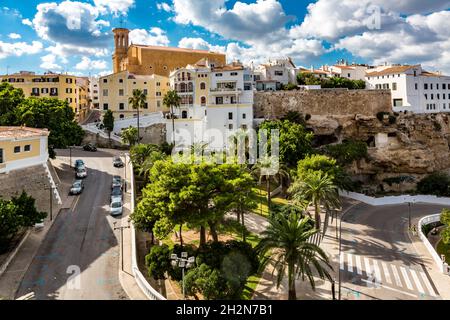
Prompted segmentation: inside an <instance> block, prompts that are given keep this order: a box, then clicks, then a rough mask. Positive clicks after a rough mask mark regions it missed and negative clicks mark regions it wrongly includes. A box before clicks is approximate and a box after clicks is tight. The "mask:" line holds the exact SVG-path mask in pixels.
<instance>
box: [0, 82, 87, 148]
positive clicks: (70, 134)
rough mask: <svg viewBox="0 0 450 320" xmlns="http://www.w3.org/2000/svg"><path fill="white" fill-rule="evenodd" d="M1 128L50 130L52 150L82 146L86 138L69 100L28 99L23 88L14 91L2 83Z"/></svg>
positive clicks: (11, 87) (0, 98)
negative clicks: (17, 127)
mask: <svg viewBox="0 0 450 320" xmlns="http://www.w3.org/2000/svg"><path fill="white" fill-rule="evenodd" d="M0 125H1V126H21V125H25V126H28V127H32V128H47V129H48V130H49V131H50V135H49V138H48V144H49V147H50V148H51V147H52V146H53V147H54V148H66V147H67V146H70V145H80V144H81V141H82V139H83V136H84V132H83V129H81V127H80V126H79V125H78V124H77V123H76V122H75V113H74V112H73V110H72V108H71V107H70V106H69V104H68V103H67V101H63V100H58V99H54V98H36V97H30V98H25V97H24V95H23V91H22V90H21V89H15V88H14V87H13V86H11V85H10V84H8V83H1V84H0Z"/></svg>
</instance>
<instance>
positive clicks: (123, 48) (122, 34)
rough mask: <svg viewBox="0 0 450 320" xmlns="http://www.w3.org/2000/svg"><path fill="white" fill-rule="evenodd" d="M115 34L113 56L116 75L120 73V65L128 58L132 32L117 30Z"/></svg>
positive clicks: (114, 31) (123, 29)
mask: <svg viewBox="0 0 450 320" xmlns="http://www.w3.org/2000/svg"><path fill="white" fill-rule="evenodd" d="M113 33H114V54H113V68H114V73H117V72H120V71H121V70H120V63H121V61H122V59H124V58H126V57H127V54H128V44H129V39H128V35H129V33H130V30H128V29H125V28H116V29H114V30H113Z"/></svg>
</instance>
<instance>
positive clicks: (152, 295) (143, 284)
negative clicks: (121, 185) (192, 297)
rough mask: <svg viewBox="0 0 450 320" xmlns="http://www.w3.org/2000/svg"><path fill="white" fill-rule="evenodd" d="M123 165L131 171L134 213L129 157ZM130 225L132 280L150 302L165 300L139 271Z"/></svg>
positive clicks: (134, 235) (133, 235)
mask: <svg viewBox="0 0 450 320" xmlns="http://www.w3.org/2000/svg"><path fill="white" fill-rule="evenodd" d="M125 164H129V167H130V171H131V181H130V184H131V206H130V209H131V212H134V208H135V205H136V203H135V200H136V195H135V190H134V187H135V181H134V173H133V164H132V163H131V161H130V159H129V156H128V155H126V156H125ZM130 225H131V270H132V271H133V275H134V279H135V280H136V283H137V284H138V286H139V288H141V290H142V292H143V293H144V294H145V295H146V296H147V298H149V299H150V300H167V299H166V298H165V297H163V296H162V295H161V294H160V293H159V292H158V291H156V290H155V289H154V288H153V287H152V286H151V285H150V284H149V283H148V282H147V280H146V279H145V277H144V275H143V274H142V273H141V271H140V270H139V267H138V265H137V256H136V230H135V228H134V224H133V221H131V222H130Z"/></svg>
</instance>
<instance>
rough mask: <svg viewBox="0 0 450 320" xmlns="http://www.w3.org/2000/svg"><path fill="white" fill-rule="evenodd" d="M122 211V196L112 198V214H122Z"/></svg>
mask: <svg viewBox="0 0 450 320" xmlns="http://www.w3.org/2000/svg"><path fill="white" fill-rule="evenodd" d="M122 212H123V204H122V198H120V197H114V198H111V205H110V209H109V213H110V215H112V216H113V217H115V216H120V215H121V214H122Z"/></svg>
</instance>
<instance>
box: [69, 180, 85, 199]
mask: <svg viewBox="0 0 450 320" xmlns="http://www.w3.org/2000/svg"><path fill="white" fill-rule="evenodd" d="M83 190H84V182H83V180H75V182H74V183H73V184H72V187H71V188H70V194H71V195H77V194H81V193H82V192H83Z"/></svg>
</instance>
